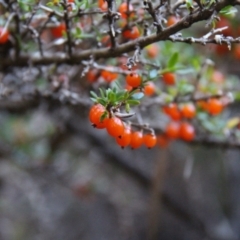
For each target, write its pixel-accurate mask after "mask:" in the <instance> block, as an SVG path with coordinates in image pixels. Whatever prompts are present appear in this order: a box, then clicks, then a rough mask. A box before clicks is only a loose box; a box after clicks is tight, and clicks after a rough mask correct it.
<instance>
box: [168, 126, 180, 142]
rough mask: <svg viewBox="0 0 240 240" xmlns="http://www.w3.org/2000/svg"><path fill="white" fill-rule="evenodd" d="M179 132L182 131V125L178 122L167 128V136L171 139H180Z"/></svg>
mask: <svg viewBox="0 0 240 240" xmlns="http://www.w3.org/2000/svg"><path fill="white" fill-rule="evenodd" d="M179 130H180V125H179V123H178V122H170V123H168V125H167V126H166V131H165V133H166V136H167V137H168V138H170V139H177V138H179Z"/></svg>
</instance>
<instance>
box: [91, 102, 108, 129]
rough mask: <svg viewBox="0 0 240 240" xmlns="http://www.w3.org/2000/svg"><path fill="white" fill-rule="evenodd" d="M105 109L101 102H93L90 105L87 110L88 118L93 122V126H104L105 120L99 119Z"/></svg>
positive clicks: (100, 127)
mask: <svg viewBox="0 0 240 240" xmlns="http://www.w3.org/2000/svg"><path fill="white" fill-rule="evenodd" d="M105 111H106V109H105V107H104V106H102V105H101V104H99V103H98V104H95V105H93V106H92V107H91V109H90V112H89V120H90V122H91V123H92V124H93V126H94V127H96V128H99V129H102V128H105V127H106V120H107V119H104V120H103V121H101V117H102V115H103V114H104V112H105Z"/></svg>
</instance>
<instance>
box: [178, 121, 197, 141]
mask: <svg viewBox="0 0 240 240" xmlns="http://www.w3.org/2000/svg"><path fill="white" fill-rule="evenodd" d="M179 135H180V138H181V139H183V140H185V141H188V142H190V141H192V140H193V139H194V137H195V129H194V127H193V126H192V125H191V124H190V123H188V122H182V123H181V124H180V130H179Z"/></svg>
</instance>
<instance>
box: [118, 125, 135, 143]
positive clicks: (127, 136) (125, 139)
mask: <svg viewBox="0 0 240 240" xmlns="http://www.w3.org/2000/svg"><path fill="white" fill-rule="evenodd" d="M131 136H132V132H131V129H130V127H128V126H127V127H125V128H124V131H123V133H122V135H121V138H119V137H118V138H116V141H117V143H118V145H120V146H121V147H122V148H124V147H127V146H128V145H129V144H130V141H131Z"/></svg>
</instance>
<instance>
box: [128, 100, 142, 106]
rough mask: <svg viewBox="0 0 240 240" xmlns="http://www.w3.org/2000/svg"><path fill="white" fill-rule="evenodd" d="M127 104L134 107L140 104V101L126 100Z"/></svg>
mask: <svg viewBox="0 0 240 240" xmlns="http://www.w3.org/2000/svg"><path fill="white" fill-rule="evenodd" d="M127 104H129V105H133V106H136V105H139V104H140V101H138V100H134V99H129V100H127Z"/></svg>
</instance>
